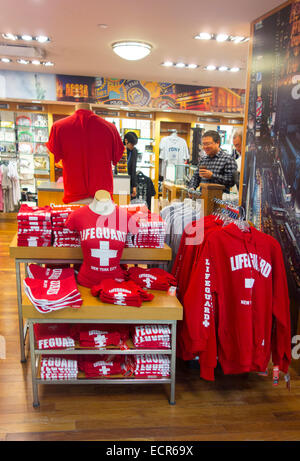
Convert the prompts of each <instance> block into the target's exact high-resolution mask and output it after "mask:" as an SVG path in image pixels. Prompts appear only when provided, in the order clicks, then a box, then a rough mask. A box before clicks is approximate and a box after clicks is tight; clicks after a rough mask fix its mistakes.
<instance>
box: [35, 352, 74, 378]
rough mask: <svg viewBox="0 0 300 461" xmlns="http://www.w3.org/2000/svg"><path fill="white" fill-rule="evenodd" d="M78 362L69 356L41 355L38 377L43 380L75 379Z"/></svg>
mask: <svg viewBox="0 0 300 461" xmlns="http://www.w3.org/2000/svg"><path fill="white" fill-rule="evenodd" d="M77 376H78V363H77V360H76V359H74V358H72V359H71V358H70V356H66V357H64V356H57V355H55V356H53V357H51V356H49V355H46V356H42V359H41V364H40V377H41V379H43V380H68V379H77Z"/></svg>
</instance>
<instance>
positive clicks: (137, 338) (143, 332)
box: [132, 325, 171, 349]
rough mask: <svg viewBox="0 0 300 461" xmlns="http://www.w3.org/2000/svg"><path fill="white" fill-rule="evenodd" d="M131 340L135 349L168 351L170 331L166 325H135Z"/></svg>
mask: <svg viewBox="0 0 300 461" xmlns="http://www.w3.org/2000/svg"><path fill="white" fill-rule="evenodd" d="M132 340H133V344H134V346H135V347H136V348H137V349H170V347H171V330H170V328H169V326H168V325H135V326H134V327H133V328H132Z"/></svg>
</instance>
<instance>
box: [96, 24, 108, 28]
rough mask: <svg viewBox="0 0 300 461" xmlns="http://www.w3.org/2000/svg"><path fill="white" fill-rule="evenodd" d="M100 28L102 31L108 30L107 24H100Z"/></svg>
mask: <svg viewBox="0 0 300 461" xmlns="http://www.w3.org/2000/svg"><path fill="white" fill-rule="evenodd" d="M98 27H100V29H107V28H108V25H107V24H98Z"/></svg>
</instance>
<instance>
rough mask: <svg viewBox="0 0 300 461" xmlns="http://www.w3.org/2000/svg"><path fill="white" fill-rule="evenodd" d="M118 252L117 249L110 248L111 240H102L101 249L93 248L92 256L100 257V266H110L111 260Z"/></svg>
mask: <svg viewBox="0 0 300 461" xmlns="http://www.w3.org/2000/svg"><path fill="white" fill-rule="evenodd" d="M117 253H118V252H117V250H110V249H109V242H100V249H98V248H92V249H91V256H92V257H93V258H99V260H100V266H109V260H110V259H111V258H116V256H117Z"/></svg>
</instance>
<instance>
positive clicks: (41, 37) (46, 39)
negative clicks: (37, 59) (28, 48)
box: [35, 35, 50, 43]
mask: <svg viewBox="0 0 300 461" xmlns="http://www.w3.org/2000/svg"><path fill="white" fill-rule="evenodd" d="M35 39H36V41H37V42H39V43H46V42H50V38H49V37H47V36H46V35H38V36H37V37H36V38H35Z"/></svg>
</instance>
